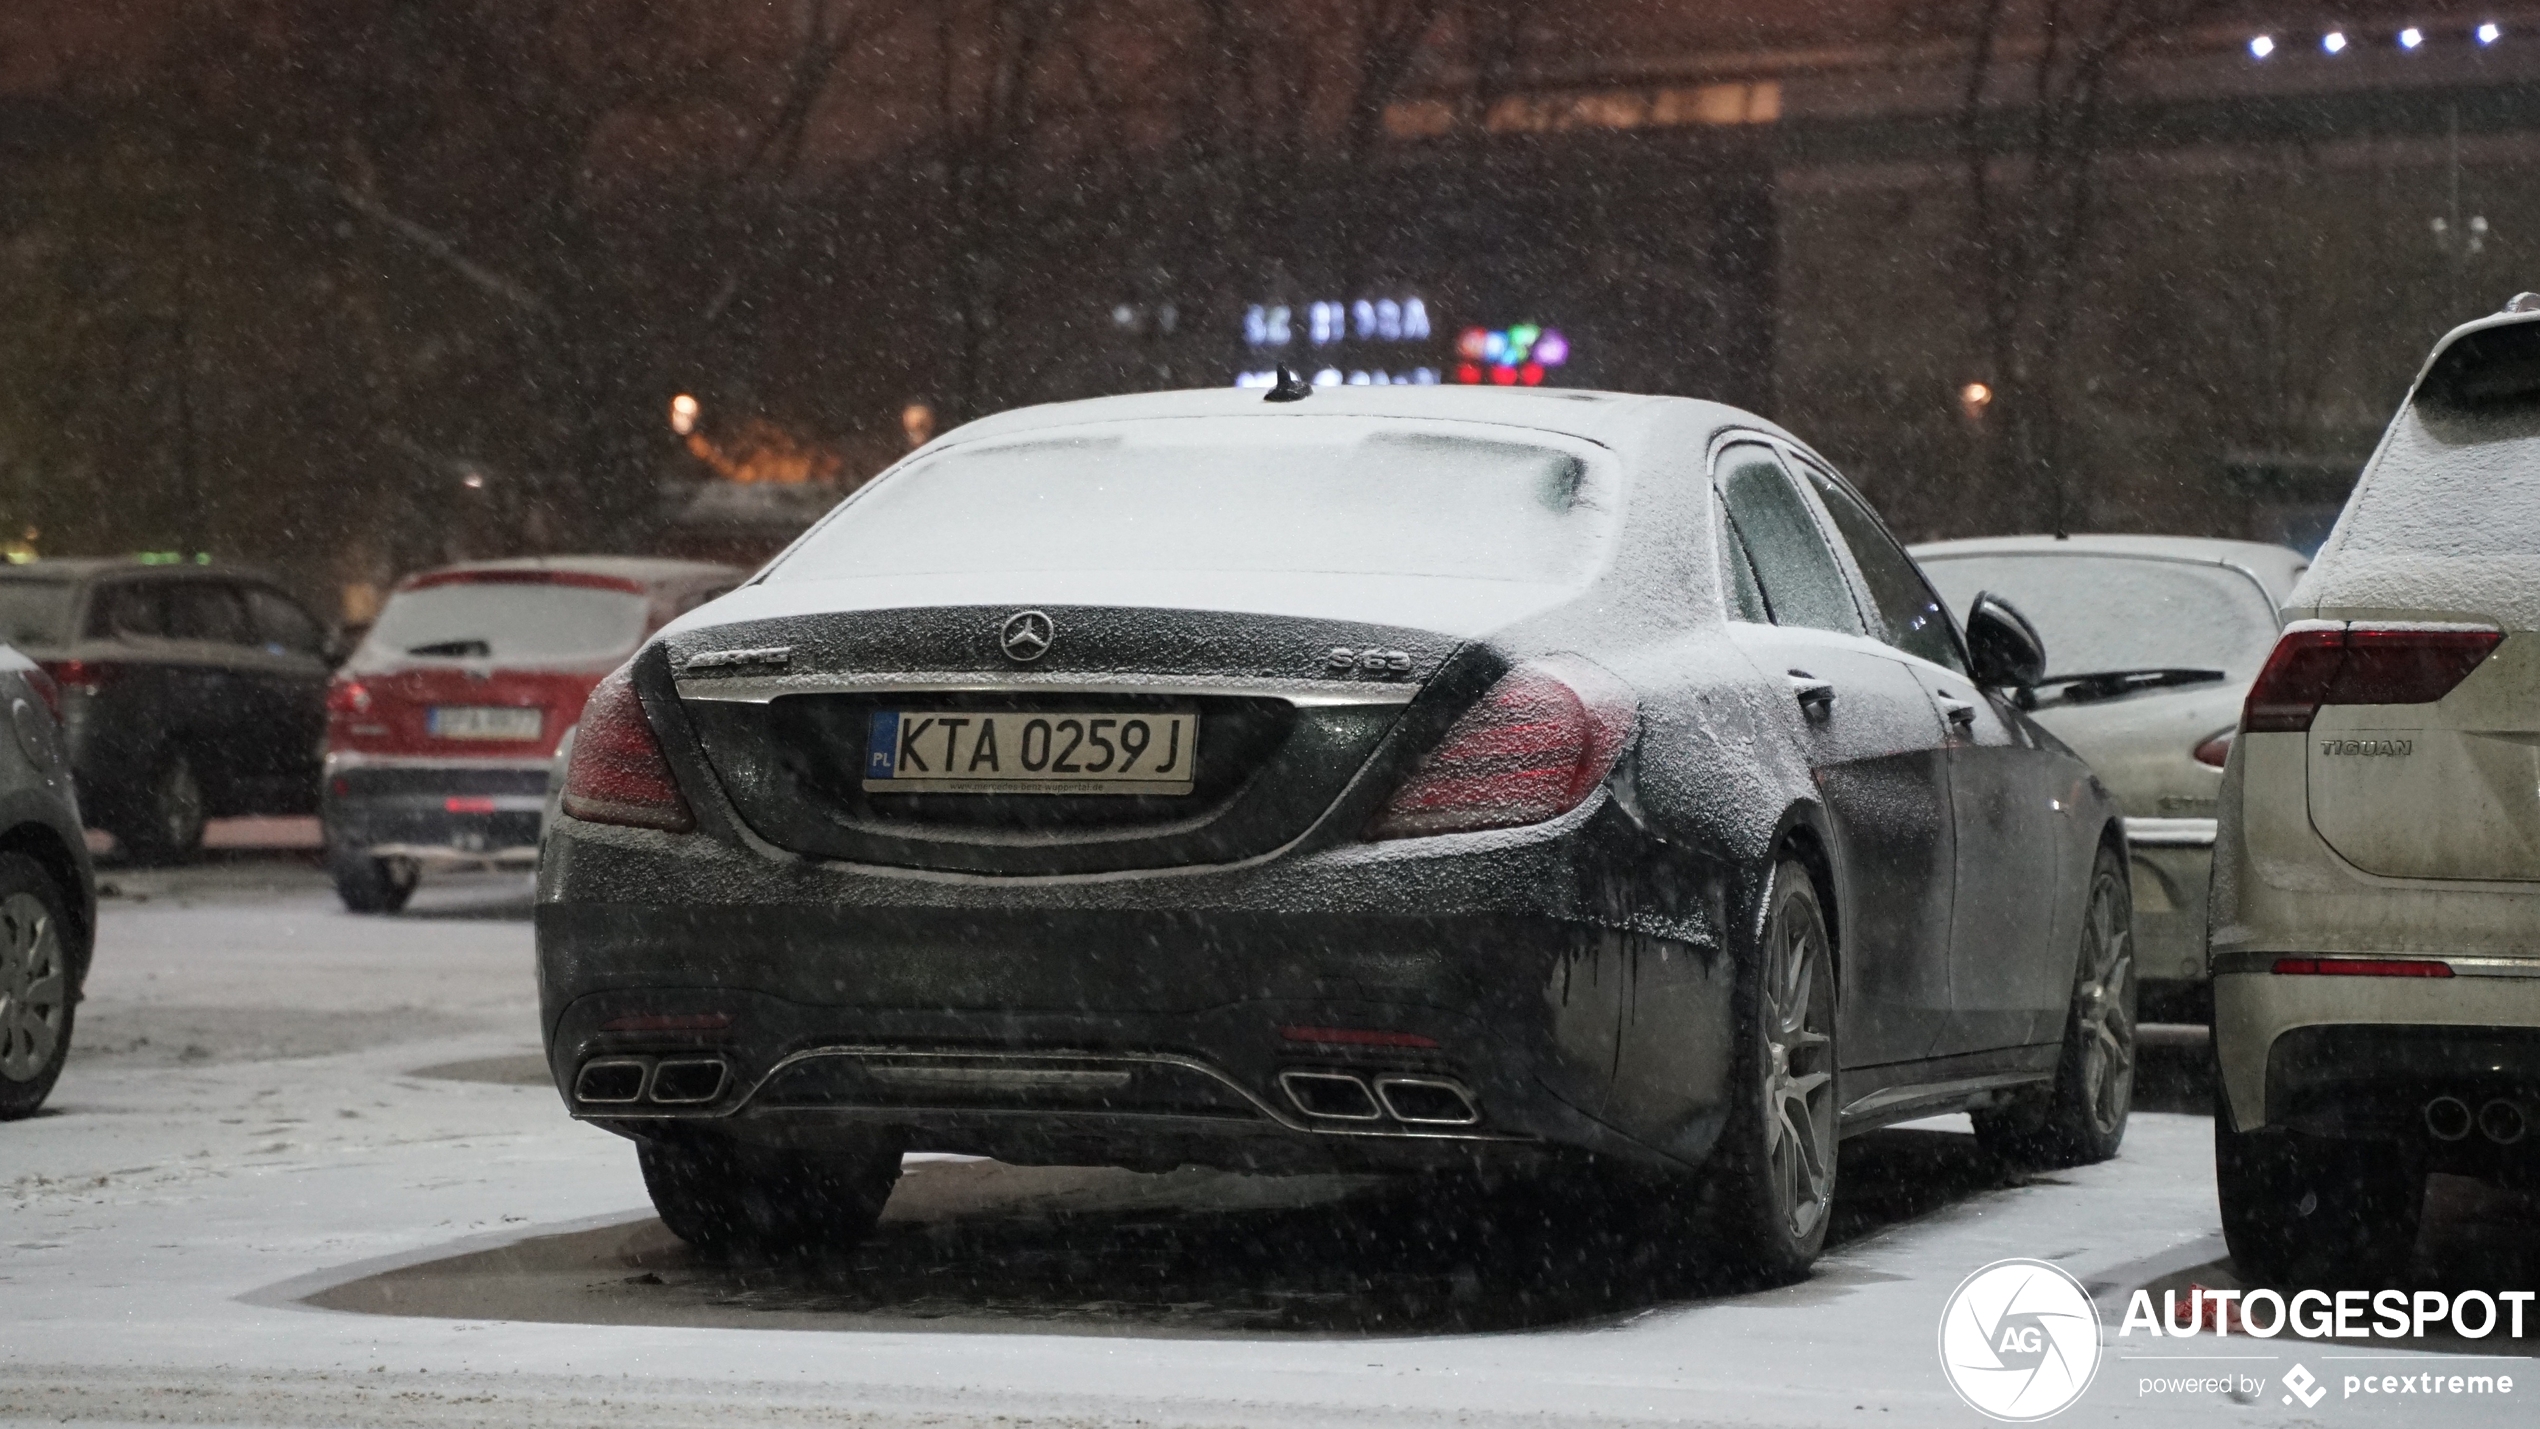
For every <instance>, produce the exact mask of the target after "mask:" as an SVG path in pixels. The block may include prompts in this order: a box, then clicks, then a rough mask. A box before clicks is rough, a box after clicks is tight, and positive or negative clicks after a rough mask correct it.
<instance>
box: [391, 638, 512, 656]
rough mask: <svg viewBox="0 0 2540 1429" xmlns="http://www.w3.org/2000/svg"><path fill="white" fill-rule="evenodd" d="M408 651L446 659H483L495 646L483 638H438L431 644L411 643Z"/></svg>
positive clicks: (490, 653)
mask: <svg viewBox="0 0 2540 1429" xmlns="http://www.w3.org/2000/svg"><path fill="white" fill-rule="evenodd" d="M406 653H407V654H409V655H425V656H439V657H441V658H443V659H446V660H482V659H484V658H486V657H487V656H489V655H492V654H493V653H494V647H493V645H492V644H490V643H489V642H486V641H483V640H436V641H434V642H433V643H431V644H429V645H409V646H407V647H406Z"/></svg>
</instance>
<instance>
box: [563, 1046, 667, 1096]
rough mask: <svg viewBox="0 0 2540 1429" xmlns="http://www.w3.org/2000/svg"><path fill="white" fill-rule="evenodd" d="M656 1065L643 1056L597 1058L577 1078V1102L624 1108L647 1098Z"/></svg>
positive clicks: (574, 1087)
mask: <svg viewBox="0 0 2540 1429" xmlns="http://www.w3.org/2000/svg"><path fill="white" fill-rule="evenodd" d="M652 1069H653V1068H652V1063H650V1062H647V1061H645V1060H644V1059H643V1058H641V1057H594V1058H592V1059H591V1060H590V1061H588V1062H585V1063H583V1064H582V1070H581V1072H580V1073H578V1074H577V1075H576V1076H575V1077H574V1079H573V1099H574V1100H575V1101H578V1102H588V1103H590V1104H591V1105H593V1106H624V1105H626V1104H627V1103H629V1102H639V1101H642V1100H643V1099H644V1082H645V1080H646V1079H647V1077H648V1076H649V1074H650V1073H651V1072H652Z"/></svg>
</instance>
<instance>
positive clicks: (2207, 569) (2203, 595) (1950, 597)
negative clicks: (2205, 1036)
mask: <svg viewBox="0 0 2540 1429" xmlns="http://www.w3.org/2000/svg"><path fill="white" fill-rule="evenodd" d="M1913 556H1914V559H1915V560H1916V561H1918V562H1919V563H1921V565H1922V568H1923V573H1924V574H1925V575H1928V576H1930V577H1931V583H1932V585H1933V586H1934V587H1936V588H1937V589H1938V590H1939V591H1940V596H1941V599H1943V600H1946V601H1948V602H1949V607H1950V609H1951V610H1953V611H1955V612H1957V614H1958V618H1959V620H1960V621H1961V622H1962V623H1963V622H1964V621H1965V619H1966V615H1967V612H1968V611H1969V610H1970V609H1972V608H1973V606H1974V604H1975V600H1976V597H1977V596H1979V595H1981V594H1984V593H1986V592H1991V593H1992V594H1994V595H1998V596H2000V597H2002V598H2003V599H2005V600H2007V601H2009V602H2010V603H2011V604H2012V605H2014V606H2016V607H2018V609H2019V612H2020V614H2022V615H2024V616H2026V617H2028V619H2029V621H2030V623H2031V624H2033V625H2035V626H2036V627H2037V631H2038V633H2039V634H2040V635H2041V636H2043V637H2044V638H2045V643H2046V648H2047V649H2048V650H2049V651H2051V652H2052V653H2053V655H2054V668H2053V669H2052V670H2051V671H2049V672H2048V674H2047V678H2046V680H2045V681H2044V682H2043V683H2042V684H2040V685H2039V686H2038V687H2037V689H2036V690H2035V691H2034V692H2033V694H2034V696H2035V708H2034V709H2033V710H2032V711H2031V713H2032V715H2033V716H2034V717H2035V719H2036V720H2037V722H2038V723H2039V724H2041V725H2044V726H2045V727H2046V728H2047V729H2048V730H2050V731H2052V732H2053V733H2054V735H2055V737H2056V738H2058V739H2061V740H2062V741H2064V742H2065V743H2066V744H2069V745H2071V746H2072V747H2073V750H2074V752H2076V753H2078V754H2080V755H2081V757H2082V758H2084V759H2086V760H2088V761H2090V767H2091V768H2092V769H2093V770H2095V771H2097V773H2098V775H2099V778H2100V780H2101V781H2102V782H2103V783H2105V784H2106V785H2107V786H2108V790H2109V792H2110V793H2112V794H2114V795H2116V797H2117V803H2118V804H2119V805H2120V806H2122V807H2123V808H2124V809H2125V812H2126V821H2125V829H2126V843H2127V846H2128V848H2129V849H2130V851H2131V854H2132V861H2133V865H2134V868H2133V873H2134V879H2133V883H2134V966H2135V976H2136V977H2137V979H2139V986H2140V988H2141V996H2142V1006H2141V1015H2142V1018H2143V1020H2144V1021H2146V1022H2193V1023H2202V1022H2205V1021H2206V1020H2207V1019H2208V1018H2209V1017H2211V1015H2212V1000H2211V997H2210V995H2209V994H2210V991H2211V986H2210V984H2208V983H2207V981H2206V977H2205V886H2206V883H2207V881H2208V879H2209V876H2210V874H2211V872H2212V869H2213V851H2214V797H2215V795H2216V794H2217V793H2218V792H2220V790H2221V787H2222V771H2223V759H2224V756H2225V755H2227V754H2229V753H2230V751H2231V740H2232V731H2233V729H2234V728H2235V727H2236V726H2237V725H2238V723H2239V720H2240V703H2241V700H2242V699H2243V697H2245V696H2246V695H2247V694H2248V693H2249V682H2250V681H2252V680H2254V679H2256V678H2257V676H2258V667H2259V666H2261V665H2263V664H2265V663H2266V658H2267V652H2268V651H2270V650H2272V649H2274V648H2275V638H2276V632H2277V630H2278V629H2279V627H2280V626H2281V625H2282V623H2283V622H2282V619H2281V618H2280V616H2279V615H2278V611H2279V610H2280V609H2281V608H2282V607H2283V605H2284V603H2285V601H2287V600H2288V599H2290V598H2291V596H2292V592H2293V582H2294V581H2295V580H2296V579H2298V578H2299V577H2300V576H2301V574H2302V572H2303V570H2304V569H2306V568H2307V567H2308V565H2309V563H2310V558H2309V557H2307V556H2304V555H2303V554H2302V553H2301V552H2299V551H2295V550H2291V549H2288V548H2286V547H2283V546H2270V545H2264V544H2261V543H2258V542H2255V541H2218V540H2209V539H2205V538H2202V537H2194V536H2071V537H2058V536H1987V537H1980V538H1977V539H1974V540H1966V541H1934V542H1931V543H1929V544H1927V545H1921V546H1916V547H1914V548H1913Z"/></svg>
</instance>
